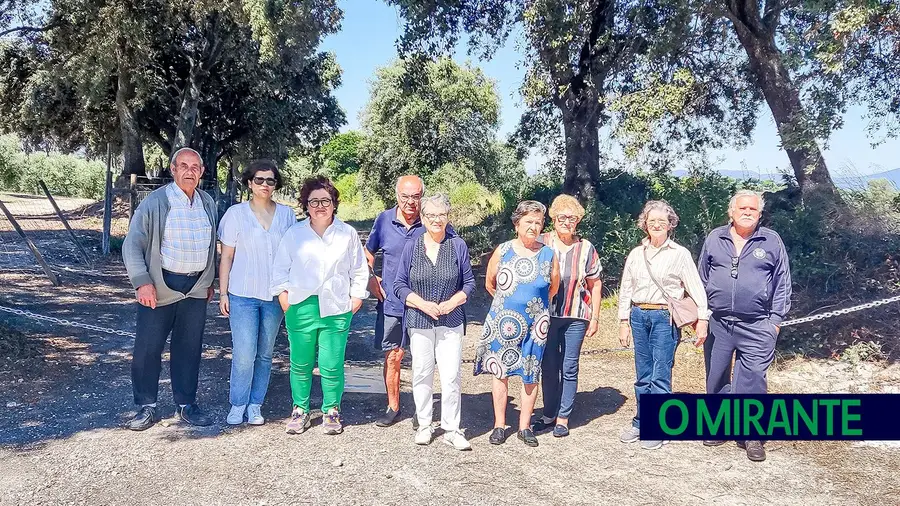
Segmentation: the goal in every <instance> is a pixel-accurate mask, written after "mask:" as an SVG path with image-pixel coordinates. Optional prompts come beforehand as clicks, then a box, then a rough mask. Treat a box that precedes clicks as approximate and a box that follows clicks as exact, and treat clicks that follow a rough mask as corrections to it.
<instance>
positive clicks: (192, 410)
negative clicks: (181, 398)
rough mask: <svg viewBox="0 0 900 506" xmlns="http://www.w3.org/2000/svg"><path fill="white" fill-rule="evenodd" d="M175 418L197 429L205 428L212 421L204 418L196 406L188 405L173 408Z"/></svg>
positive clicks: (201, 411)
mask: <svg viewBox="0 0 900 506" xmlns="http://www.w3.org/2000/svg"><path fill="white" fill-rule="evenodd" d="M175 418H176V419H179V420H184V421H185V422H187V423H188V424H189V425H195V426H197V427H207V426H209V425H212V420H211V419H210V418H209V417H208V416H206V413H204V412H203V410H202V409H200V406H198V405H196V404H188V405H187V406H183V407H182V406H178V407H177V408H175Z"/></svg>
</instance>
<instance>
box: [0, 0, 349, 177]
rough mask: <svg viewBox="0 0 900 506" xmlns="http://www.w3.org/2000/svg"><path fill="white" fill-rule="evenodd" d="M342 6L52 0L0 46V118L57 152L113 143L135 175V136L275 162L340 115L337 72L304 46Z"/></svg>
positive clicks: (312, 141) (331, 127)
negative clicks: (41, 23)
mask: <svg viewBox="0 0 900 506" xmlns="http://www.w3.org/2000/svg"><path fill="white" fill-rule="evenodd" d="M341 16H342V13H341V11H340V9H338V8H337V6H336V2H335V1H334V0H315V1H311V2H302V3H287V2H260V1H258V0H243V1H240V2H184V1H180V0H150V1H141V2H136V1H124V2H109V1H107V0H53V1H51V2H50V3H49V5H48V8H47V14H46V18H47V20H50V23H52V24H53V25H54V27H53V28H51V29H49V30H46V31H44V32H40V33H37V34H31V35H30V36H28V37H23V38H20V39H18V40H15V41H13V42H11V43H7V44H4V46H3V51H2V55H0V58H2V60H0V63H3V64H7V65H9V68H12V69H14V70H15V72H13V73H10V74H8V75H6V76H4V77H3V79H4V81H3V82H0V110H2V111H3V112H4V113H7V114H4V119H3V120H2V122H3V124H2V126H3V128H4V129H6V130H14V131H18V132H19V133H21V134H23V135H24V136H25V138H26V139H27V140H29V141H31V142H32V143H35V144H52V145H55V146H60V147H63V148H66V149H72V148H75V147H78V146H86V147H88V148H92V149H98V148H100V147H101V146H103V145H105V143H106V142H109V141H112V142H113V145H114V146H115V147H117V148H119V149H121V150H122V152H123V153H124V155H125V164H126V172H138V173H140V172H143V170H144V167H143V154H142V147H141V146H142V143H143V142H145V141H149V142H154V143H156V144H158V145H159V146H160V147H161V148H162V149H163V151H164V152H165V153H166V154H170V153H171V152H172V151H173V150H174V149H177V148H178V147H181V146H190V147H193V148H195V149H197V150H198V151H199V152H200V153H201V154H202V156H203V158H204V161H205V163H206V164H207V165H208V166H215V164H216V163H217V161H218V160H219V159H220V158H221V157H223V156H227V155H236V154H239V155H242V156H270V157H274V158H279V159H283V158H285V157H286V156H287V153H288V151H289V150H290V149H291V148H294V147H311V146H313V145H318V144H321V143H322V142H324V141H325V140H326V139H328V138H329V137H330V136H331V135H333V134H334V133H335V132H336V131H337V128H338V127H339V126H340V124H342V123H343V121H344V118H343V114H342V113H341V111H340V109H339V108H338V106H337V103H336V101H335V99H334V97H333V96H332V95H331V91H332V90H333V89H334V88H335V87H336V86H338V85H339V84H340V69H339V68H338V66H337V64H336V62H335V61H334V58H333V55H331V54H328V53H322V52H319V51H318V50H317V48H318V45H319V43H320V41H321V38H322V37H323V36H324V35H327V34H329V33H334V32H335V31H337V30H338V29H339V27H340V19H341ZM116 141H118V142H116ZM211 172H212V171H211Z"/></svg>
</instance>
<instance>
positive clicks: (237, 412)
mask: <svg viewBox="0 0 900 506" xmlns="http://www.w3.org/2000/svg"><path fill="white" fill-rule="evenodd" d="M246 408H247V406H231V411H229V412H228V418H226V419H225V422H226V423H228V425H240V424H242V423H244V409H246Z"/></svg>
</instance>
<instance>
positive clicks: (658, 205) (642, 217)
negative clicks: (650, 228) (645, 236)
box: [637, 200, 678, 233]
mask: <svg viewBox="0 0 900 506" xmlns="http://www.w3.org/2000/svg"><path fill="white" fill-rule="evenodd" d="M652 211H662V212H664V213H666V218H667V219H668V220H669V233H671V232H672V229H674V228H675V227H677V226H678V213H676V212H675V209H673V208H672V206H671V205H669V203H668V202H666V201H665V200H649V201H647V203H646V204H644V208H643V209H641V214H639V215H638V219H637V224H638V228H640V229H641V230H643V231H644V232H647V216H648V215H649V214H650V213H651V212H652Z"/></svg>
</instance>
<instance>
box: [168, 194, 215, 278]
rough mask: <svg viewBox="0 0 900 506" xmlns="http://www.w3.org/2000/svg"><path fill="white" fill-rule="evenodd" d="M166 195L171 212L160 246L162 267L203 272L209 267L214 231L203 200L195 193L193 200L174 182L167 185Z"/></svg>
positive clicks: (177, 270)
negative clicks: (207, 265) (211, 240)
mask: <svg viewBox="0 0 900 506" xmlns="http://www.w3.org/2000/svg"><path fill="white" fill-rule="evenodd" d="M166 197H168V199H169V213H168V214H167V215H166V228H165V229H164V230H163V237H162V244H160V247H159V252H160V255H161V256H162V268H163V269H165V270H167V271H171V272H177V273H179V274H189V273H194V272H201V271H203V270H204V269H206V261H207V259H208V258H209V243H210V234H211V233H212V224H211V223H210V222H209V215H207V214H206V209H205V208H204V207H203V199H201V198H200V195H197V194H196V193H195V194H194V202H193V203H192V202H191V201H190V199H188V196H187V195H186V194H185V193H184V191H183V190H182V189H181V188H179V187H178V186H177V185H176V184H175V183H170V184H169V185H167V186H166Z"/></svg>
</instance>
